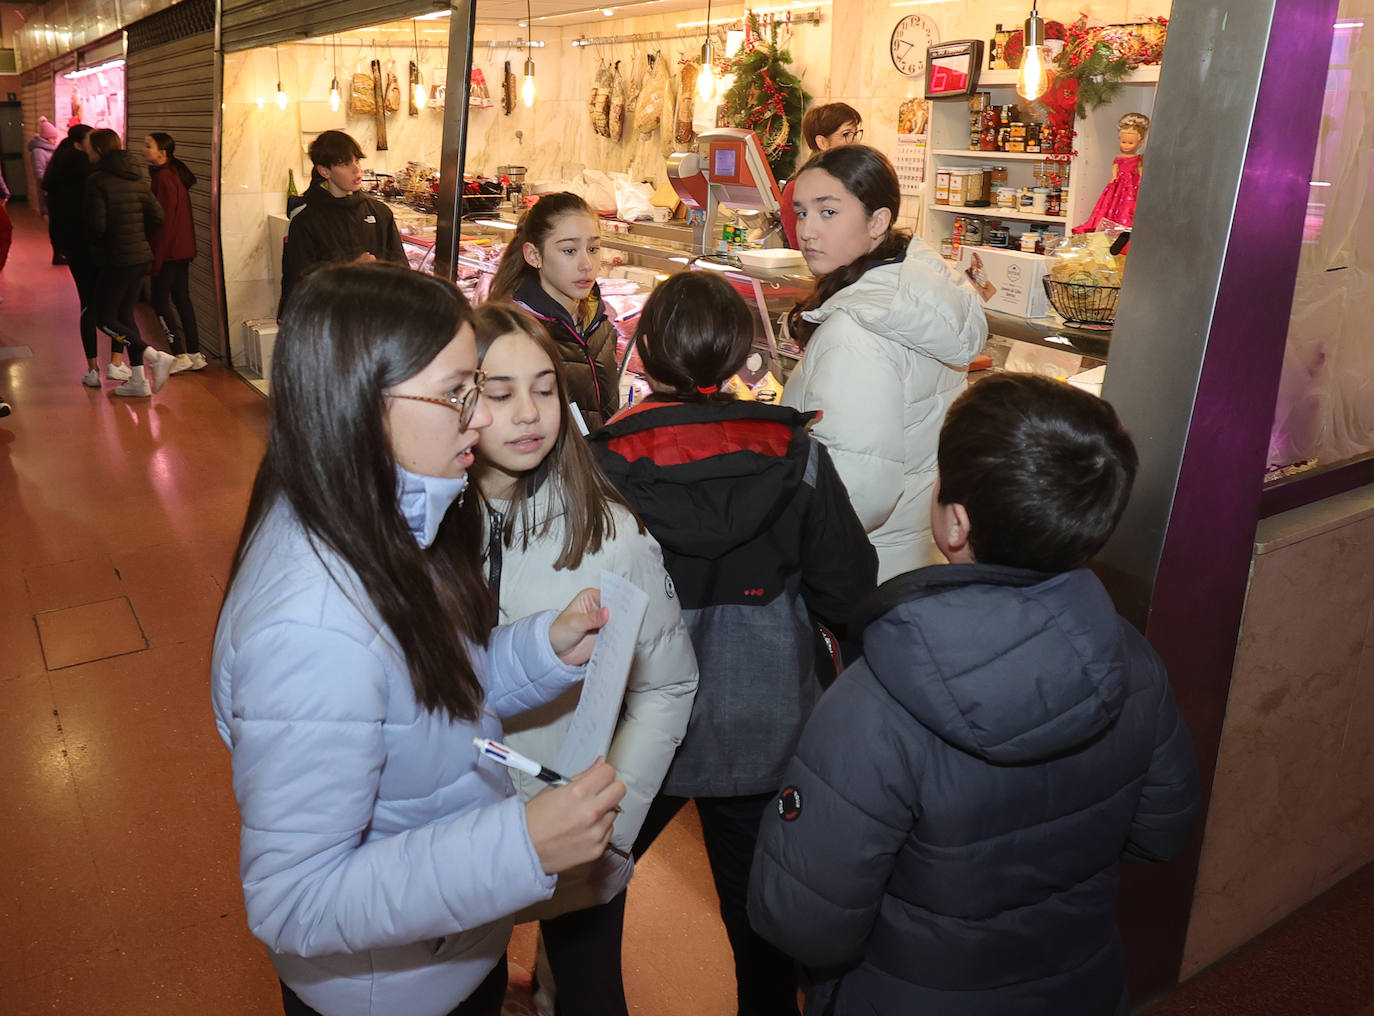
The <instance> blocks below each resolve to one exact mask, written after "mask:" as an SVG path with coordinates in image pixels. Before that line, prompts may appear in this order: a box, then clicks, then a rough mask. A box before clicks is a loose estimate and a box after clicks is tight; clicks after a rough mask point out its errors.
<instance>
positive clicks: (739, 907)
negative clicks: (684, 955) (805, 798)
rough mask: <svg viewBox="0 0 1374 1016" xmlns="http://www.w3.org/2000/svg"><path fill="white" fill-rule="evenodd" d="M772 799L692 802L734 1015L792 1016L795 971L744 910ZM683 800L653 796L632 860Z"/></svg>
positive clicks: (773, 796) (702, 799) (769, 796)
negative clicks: (723, 940)
mask: <svg viewBox="0 0 1374 1016" xmlns="http://www.w3.org/2000/svg"><path fill="white" fill-rule="evenodd" d="M776 799H777V795H776V794H774V793H768V794H752V795H749V796H747V797H698V798H695V801H696V806H697V814H698V815H699V816H700V817H701V838H702V841H703V842H704V843H705V844H706V858H707V860H708V861H709V862H710V865H711V877H712V878H713V879H714V880H715V883H716V897H717V898H718V899H719V900H720V918H721V921H722V922H723V923H724V924H725V934H726V935H727V936H728V937H729V939H730V949H731V951H732V952H733V953H734V954H735V995H736V999H737V1001H738V1004H739V1016H797V974H796V967H795V966H794V964H793V962H792V959H791V958H790V957H789V956H787V954H785V953H783V952H781V951H780V950H778V949H777V948H775V947H774V946H773V945H772V944H771V943H769V942H768V941H767V940H765V939H764V938H763V936H761V935H759V934H758V932H756V931H754V929H753V928H752V927H751V926H750V924H749V914H748V910H747V903H748V898H749V868H750V867H751V865H752V864H753V861H754V844H755V843H756V842H757V841H758V838H759V823H760V822H762V821H763V813H764V809H765V808H769V807H772V805H773V802H774V801H775V800H776ZM687 800H688V799H687V798H685V797H669V796H668V795H666V794H660V795H659V796H658V797H656V798H654V801H653V803H652V804H650V805H649V813H648V815H647V816H645V819H644V826H643V828H642V829H640V831H639V838H638V839H637V840H635V846H634V855H635V856H636V857H639V856H640V855H642V854H643V853H644V852H645V851H646V850H648V849H649V845H650V844H651V843H653V841H654V840H655V839H656V838H657V837H658V834H659V833H661V832H662V831H663V830H664V829H665V828H667V825H668V823H669V822H671V821H672V819H673V816H674V815H676V814H677V813H678V812H679V811H681V810H682V807H683V806H684V805H685V804H686V803H687Z"/></svg>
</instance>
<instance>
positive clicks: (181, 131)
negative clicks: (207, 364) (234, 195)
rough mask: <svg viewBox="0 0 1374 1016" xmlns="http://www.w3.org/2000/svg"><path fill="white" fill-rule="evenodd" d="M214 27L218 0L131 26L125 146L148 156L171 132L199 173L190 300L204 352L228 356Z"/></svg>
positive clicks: (187, 0) (190, 3) (198, 0)
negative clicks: (146, 147)
mask: <svg viewBox="0 0 1374 1016" xmlns="http://www.w3.org/2000/svg"><path fill="white" fill-rule="evenodd" d="M214 29H215V5H214V0H183V2H182V3H179V4H177V5H176V6H174V7H169V8H168V9H167V10H164V11H159V12H158V13H157V14H154V15H153V16H152V17H149V18H144V19H143V20H142V21H139V22H136V23H134V24H132V25H130V26H129V28H128V33H129V52H128V56H127V61H128V62H127V63H126V65H125V76H126V82H127V84H126V91H127V95H128V124H129V127H128V133H129V136H128V139H127V142H126V144H127V146H128V147H129V148H131V149H134V150H135V151H138V152H140V153H141V152H142V150H143V139H144V138H145V137H146V136H147V135H149V134H152V133H153V132H154V131H164V132H166V133H167V134H170V135H172V137H173V138H175V139H176V143H177V149H176V154H177V158H179V159H181V161H182V162H184V163H186V165H187V166H189V167H190V168H191V172H193V173H195V174H196V178H197V182H196V185H195V186H194V187H192V188H191V217H192V221H193V222H194V224H195V230H196V249H197V250H198V252H199V253H198V254H197V256H196V259H195V260H194V261H192V262H191V301H192V303H193V304H194V305H195V308H196V320H197V323H198V325H199V326H200V342H201V346H202V348H203V349H204V350H205V351H206V352H210V353H215V354H216V355H218V356H224V355H225V341H224V335H223V325H222V322H223V320H224V318H223V314H222V313H221V310H220V303H221V300H220V273H219V271H218V264H219V256H218V251H219V237H218V226H217V223H216V222H215V217H214V215H213V208H214V193H213V192H214V190H215V189H216V188H215V186H214V185H215V180H216V177H217V173H218V169H217V167H216V166H215V163H214V147H215V31H214Z"/></svg>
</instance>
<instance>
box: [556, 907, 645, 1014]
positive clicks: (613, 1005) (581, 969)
mask: <svg viewBox="0 0 1374 1016" xmlns="http://www.w3.org/2000/svg"><path fill="white" fill-rule="evenodd" d="M539 930H540V933H541V934H542V935H543V936H544V954H545V955H546V956H547V957H548V959H549V967H550V969H552V970H553V983H554V985H555V989H556V991H557V1008H556V1009H555V1010H554V1011H555V1013H557V1016H629V1010H628V1009H627V1008H626V1005H625V981H624V978H623V977H622V975H621V969H620V942H621V937H622V935H623V934H624V931H625V893H624V892H623V891H622V892H621V893H620V895H618V896H616V897H615V898H614V899H613V900H610V901H609V902H607V903H603V904H601V905H600V906H596V907H588V908H587V909H586V910H574V911H573V912H572V913H570V914H560V915H559V916H558V917H555V918H552V919H550V920H547V921H540V922H539Z"/></svg>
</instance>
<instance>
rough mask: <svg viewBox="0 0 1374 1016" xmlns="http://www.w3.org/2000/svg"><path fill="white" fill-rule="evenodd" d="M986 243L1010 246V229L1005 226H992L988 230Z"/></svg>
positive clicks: (996, 245) (991, 245) (994, 245)
mask: <svg viewBox="0 0 1374 1016" xmlns="http://www.w3.org/2000/svg"><path fill="white" fill-rule="evenodd" d="M987 245H988V246H989V247H1010V246H1011V230H1010V229H1008V228H1007V227H1006V226H993V227H992V228H991V229H989V230H988V235H987Z"/></svg>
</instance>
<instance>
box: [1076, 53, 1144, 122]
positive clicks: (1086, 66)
mask: <svg viewBox="0 0 1374 1016" xmlns="http://www.w3.org/2000/svg"><path fill="white" fill-rule="evenodd" d="M1130 73H1131V65H1130V64H1129V63H1128V62H1127V60H1126V58H1125V57H1118V56H1116V55H1115V53H1114V52H1113V50H1112V47H1111V46H1110V45H1108V44H1107V43H1105V42H1099V43H1097V45H1095V46H1093V48H1092V49H1091V50H1090V51H1089V52H1088V55H1087V58H1086V59H1085V60H1083V62H1082V63H1079V64H1076V65H1071V66H1069V67H1068V68H1064V67H1063V64H1062V63H1061V64H1060V70H1059V75H1060V77H1065V78H1077V79H1078V115H1079V116H1080V117H1086V116H1087V113H1088V110H1090V109H1097V108H1098V107H1099V106H1105V105H1106V104H1107V103H1109V102H1111V101H1112V99H1114V98H1115V97H1116V93H1117V92H1119V91H1121V84H1122V82H1123V81H1124V80H1125V79H1126V78H1127V77H1128V76H1129V75H1130Z"/></svg>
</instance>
